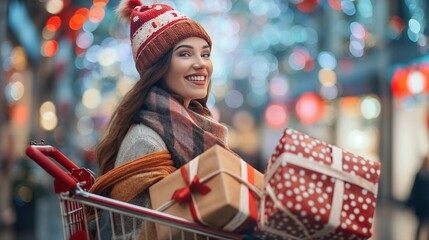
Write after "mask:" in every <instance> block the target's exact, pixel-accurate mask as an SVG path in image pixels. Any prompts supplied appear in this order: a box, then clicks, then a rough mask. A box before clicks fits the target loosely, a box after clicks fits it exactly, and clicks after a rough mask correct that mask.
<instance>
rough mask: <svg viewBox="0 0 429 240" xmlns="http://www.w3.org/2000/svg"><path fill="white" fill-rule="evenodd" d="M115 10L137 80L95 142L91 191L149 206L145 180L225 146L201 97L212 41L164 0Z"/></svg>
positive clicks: (128, 0)
mask: <svg viewBox="0 0 429 240" xmlns="http://www.w3.org/2000/svg"><path fill="white" fill-rule="evenodd" d="M117 12H118V13H119V14H120V15H121V16H122V18H123V19H128V20H130V22H131V24H130V29H131V31H130V36H131V46H132V49H133V57H134V60H135V63H136V68H137V70H138V72H139V74H140V80H139V81H138V82H137V83H136V84H135V86H134V87H133V88H132V89H131V90H130V91H129V92H128V93H127V94H126V95H125V97H124V98H123V100H122V102H121V103H120V104H119V106H118V107H117V109H116V110H115V112H114V113H113V116H112V118H111V121H110V123H109V126H108V130H107V133H106V135H105V136H104V138H103V139H102V141H101V142H100V144H99V145H98V147H97V149H96V155H97V163H98V166H99V168H100V175H101V176H100V178H99V179H98V180H97V182H96V184H95V185H94V186H93V188H92V189H91V191H92V192H95V193H98V194H103V195H106V196H109V197H112V198H115V199H119V200H122V201H127V202H130V203H134V204H138V205H141V206H144V207H150V198H149V194H148V191H147V189H148V187H149V186H150V185H151V184H153V183H154V182H156V181H158V180H160V179H162V178H163V177H165V176H166V175H168V174H170V173H171V172H173V171H174V170H175V169H177V168H179V167H181V166H182V165H184V164H185V163H187V162H188V161H190V160H191V159H193V158H195V157H196V156H198V155H200V154H201V153H203V152H204V151H205V150H207V149H209V148H210V147H212V146H213V145H214V144H219V145H221V146H224V147H225V148H227V146H226V143H225V138H226V128H225V127H224V126H223V125H221V124H219V123H218V122H217V121H215V120H214V119H213V118H212V117H211V113H210V111H209V109H208V108H207V105H206V103H207V95H208V92H209V89H210V81H211V74H212V72H213V65H212V62H211V60H210V52H211V45H212V42H211V39H210V37H209V35H208V34H207V32H206V31H205V30H204V29H203V27H201V25H200V24H198V23H197V22H195V21H194V20H192V19H190V18H188V17H186V16H184V15H183V14H181V13H179V12H177V11H175V10H174V9H172V8H171V7H169V6H167V5H164V4H155V5H152V6H145V5H142V4H141V2H140V1H137V0H125V1H122V2H121V3H120V5H119V7H118V9H117ZM124 176H131V177H124ZM102 219H103V218H102ZM127 232H129V230H127Z"/></svg>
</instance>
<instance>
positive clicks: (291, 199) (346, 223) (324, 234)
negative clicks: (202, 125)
mask: <svg viewBox="0 0 429 240" xmlns="http://www.w3.org/2000/svg"><path fill="white" fill-rule="evenodd" d="M379 174H380V164H379V163H377V162H374V161H370V160H367V159H365V158H363V157H361V156H357V155H354V154H352V153H350V152H347V151H344V150H342V149H340V148H338V147H336V146H333V145H330V144H327V143H325V142H323V141H320V140H318V139H315V138H313V137H310V136H308V135H305V134H302V133H300V132H298V131H296V130H293V129H286V130H285V131H284V134H283V136H282V137H281V139H280V141H279V143H278V145H277V147H276V149H275V151H274V153H273V154H272V156H271V158H270V159H269V161H268V163H267V167H266V169H265V173H264V175H262V174H261V173H259V172H258V171H257V170H255V169H254V168H252V167H251V166H250V165H248V164H247V163H245V162H244V161H243V160H242V159H240V158H239V157H238V156H237V155H235V154H233V153H231V152H230V151H228V150H225V149H224V148H222V147H220V146H214V147H213V148H211V149H209V150H208V151H206V152H205V153H203V154H202V155H200V156H199V157H197V158H196V159H194V160H192V161H190V162H189V163H188V164H186V165H185V166H183V167H182V168H181V169H179V170H178V171H176V172H174V173H173V174H171V175H170V176H168V177H166V178H165V179H163V180H161V181H160V182H158V183H157V184H155V185H153V186H152V187H151V188H150V194H151V202H152V207H153V208H154V209H158V210H162V211H164V212H166V213H170V214H173V215H176V216H179V217H183V218H185V219H188V220H191V221H194V222H197V223H200V224H203V225H206V226H209V227H213V228H216V229H221V230H224V231H230V232H238V233H249V231H250V232H251V233H250V234H251V235H252V236H254V237H255V238H259V239H273V240H275V239H368V238H369V237H370V236H371V227H372V225H373V217H374V211H375V203H376V198H377V188H378V180H379ZM209 189H210V190H209ZM213 190H215V191H213ZM157 231H158V237H159V239H166V238H167V235H166V234H167V230H166V229H162V228H159V229H157ZM173 235H174V234H173Z"/></svg>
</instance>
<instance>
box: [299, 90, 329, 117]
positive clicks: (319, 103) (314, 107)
mask: <svg viewBox="0 0 429 240" xmlns="http://www.w3.org/2000/svg"><path fill="white" fill-rule="evenodd" d="M295 111H296V114H297V116H298V118H299V120H300V122H302V123H303V124H307V125H311V124H314V123H316V122H317V121H319V120H320V118H321V117H322V116H323V115H324V113H325V104H324V102H323V100H322V99H321V98H320V96H318V95H317V94H314V93H304V94H302V95H301V96H300V97H299V98H298V100H297V103H296V105H295Z"/></svg>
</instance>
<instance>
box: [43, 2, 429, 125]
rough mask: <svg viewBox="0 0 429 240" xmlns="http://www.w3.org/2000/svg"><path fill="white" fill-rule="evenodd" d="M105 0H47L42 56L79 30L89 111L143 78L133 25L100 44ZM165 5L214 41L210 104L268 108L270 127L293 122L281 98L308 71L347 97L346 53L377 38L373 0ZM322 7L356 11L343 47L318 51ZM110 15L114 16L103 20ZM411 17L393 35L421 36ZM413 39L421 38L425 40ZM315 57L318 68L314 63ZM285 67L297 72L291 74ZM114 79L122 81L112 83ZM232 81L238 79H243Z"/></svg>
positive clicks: (323, 93) (328, 91)
mask: <svg viewBox="0 0 429 240" xmlns="http://www.w3.org/2000/svg"><path fill="white" fill-rule="evenodd" d="M415 1H418V0H415ZM410 2H411V1H408V3H407V4H409V3H410ZM418 2H421V1H418ZM107 3H108V1H107V0H94V1H93V3H92V5H91V6H85V7H87V8H80V9H77V10H73V11H72V12H71V16H70V17H68V18H65V17H63V16H64V15H62V14H61V11H62V9H63V8H64V5H65V4H68V1H64V2H63V1H62V0H47V1H46V6H47V9H48V5H50V7H49V9H50V10H49V12H50V13H51V14H53V15H54V16H52V17H51V18H49V19H48V20H47V22H46V27H45V28H46V31H47V33H46V34H43V39H44V41H45V42H44V43H43V46H42V49H41V52H42V54H44V56H55V52H56V51H57V50H56V49H58V42H54V41H57V40H56V39H55V38H56V37H58V36H57V35H58V33H59V29H66V28H68V29H67V30H69V31H75V32H73V34H71V35H72V36H73V39H72V40H73V41H74V43H75V44H76V47H77V51H76V54H77V57H76V59H75V61H74V62H75V66H76V68H77V69H80V70H83V71H85V72H86V71H88V72H98V73H99V76H92V77H87V79H85V80H78V81H77V83H76V86H77V87H76V89H78V92H77V94H78V95H79V96H80V95H82V99H81V100H82V103H80V104H81V105H82V106H81V108H82V109H83V110H82V111H86V112H87V113H88V112H90V113H91V114H92V113H93V112H94V111H93V110H94V109H97V111H98V109H99V108H103V106H105V105H106V103H107V102H114V103H117V100H118V99H119V98H121V97H122V96H123V94H124V93H125V92H126V91H127V89H129V87H131V86H132V85H133V83H135V81H137V80H138V79H139V74H138V72H137V71H136V69H135V66H134V62H133V59H132V52H131V48H130V43H129V36H128V34H129V30H128V28H115V26H113V27H110V28H109V30H108V31H106V34H109V36H107V37H104V38H103V39H104V41H102V42H100V40H99V39H96V37H95V36H96V33H95V31H96V30H97V29H98V28H99V27H100V26H103V25H102V24H105V23H108V24H110V23H111V22H112V21H110V20H111V18H112V17H113V14H112V13H111V12H108V11H106V9H105V7H106V5H107ZM167 3H172V4H173V5H174V3H176V7H178V9H179V10H180V11H182V12H184V13H185V14H186V15H189V16H191V17H196V18H197V19H198V20H199V21H200V22H201V23H202V24H203V25H204V26H205V27H206V28H207V30H208V31H209V33H210V35H211V36H213V39H214V42H215V43H216V44H214V49H213V53H215V54H213V55H212V61H213V63H214V66H215V68H214V72H213V76H212V89H211V91H212V93H213V94H212V95H213V96H212V97H210V98H209V102H208V104H209V105H210V106H211V108H213V109H214V107H215V104H219V103H220V102H225V105H226V106H227V107H228V108H232V109H238V108H242V107H247V106H249V107H250V108H255V109H256V110H262V109H265V112H264V113H265V115H264V119H265V121H266V122H270V123H271V124H272V125H271V126H274V125H276V122H277V123H281V124H285V123H286V122H287V117H288V113H287V109H286V107H285V106H283V105H282V104H280V103H277V102H281V103H284V102H285V101H287V100H288V98H292V95H291V94H290V91H294V90H295V88H294V87H295V85H294V84H298V82H299V81H296V80H300V79H301V78H302V76H304V77H306V75H305V74H306V73H312V72H313V71H317V72H314V73H316V74H317V75H318V80H319V82H320V89H319V92H318V94H314V95H315V96H317V95H318V96H317V97H318V98H319V100H321V101H322V100H333V99H336V98H338V97H340V95H341V84H340V83H339V82H338V79H337V77H338V76H337V73H338V74H339V75H343V74H347V73H350V72H352V70H353V63H352V62H351V60H349V59H347V58H346V57H347V54H351V55H352V56H354V57H362V56H364V55H365V52H366V51H367V49H368V48H371V47H374V46H375V44H376V41H375V37H374V36H373V34H372V33H371V32H370V31H369V30H368V29H372V28H371V27H372V26H371V25H370V24H373V23H372V21H371V20H373V19H371V18H372V17H374V16H373V15H374V12H373V11H374V9H373V6H372V1H370V0H360V1H354V0H327V1H319V0H290V1H289V2H287V3H285V2H282V1H263V0H250V1H247V2H246V3H245V4H241V3H236V2H234V1H231V0H226V1H225V0H222V1H208V0H206V1H196V0H195V1H188V2H186V3H182V2H180V4H178V3H179V1H167ZM420 5H422V4H420ZM55 6H56V7H55ZM422 6H423V5H422ZM55 9H56V10H55ZM318 10H321V11H325V10H326V11H332V10H334V11H338V13H336V14H344V15H347V16H350V17H347V16H346V18H345V20H344V22H343V23H344V24H343V25H344V26H345V27H346V28H348V29H349V32H348V31H344V32H347V34H350V35H349V36H346V38H345V39H346V41H347V43H346V44H348V45H347V47H346V48H345V51H344V52H339V51H333V50H332V49H327V50H321V49H319V47H321V46H320V45H321V44H320V42H319V37H320V36H319V34H320V29H318V23H317V22H316V21H317V20H314V19H312V14H313V13H314V12H315V11H318ZM200 13H205V14H204V15H203V14H200ZM206 13H208V14H206ZM60 16H61V17H60ZM105 18H108V19H107V20H109V21H104V22H103V19H105ZM249 19H250V21H249ZM412 19H414V20H413V21H408V22H406V23H404V21H403V20H402V19H400V18H399V17H392V18H391V21H390V22H389V26H390V28H391V29H392V32H393V33H394V34H392V36H393V35H395V36H399V34H401V32H402V31H403V29H405V27H407V28H409V29H411V30H410V31H411V32H413V33H415V34H416V35H418V33H419V34H421V33H422V31H423V30H422V29H424V25H423V24H422V23H421V18H419V17H418V14H417V13H416V14H414V17H413V18H412ZM414 21H417V22H418V23H419V25H417V24H416V23H415V22H414ZM419 26H420V29H419ZM103 29H104V26H103ZM417 30H418V31H417ZM97 34H98V33H97ZM415 39H418V41H420V42H419V44H423V42H424V40H423V39H425V38H422V37H416V38H415ZM247 42H249V43H250V44H247ZM243 46H245V47H243ZM261 52H264V53H263V54H262V53H261ZM333 52H335V54H334V53H333ZM316 63H317V65H318V66H315V65H316ZM319 66H320V68H319ZM282 71H284V72H286V74H290V75H291V76H288V79H286V77H284V76H282V74H284V72H282ZM295 74H296V75H299V77H296V76H295ZM112 77H113V78H114V79H118V80H117V81H112V80H111V79H112ZM314 80H315V79H314ZM234 81H238V83H237V85H235V84H234ZM315 81H317V80H315ZM411 82H414V83H413V84H412V86H419V85H418V84H417V83H418V81H416V80H413V81H411ZM316 84H317V82H316ZM235 86H237V87H236V88H235ZM238 86H239V87H238ZM414 88H415V89H418V88H416V87H414ZM304 91H305V89H304ZM114 99H115V100H114ZM309 102H310V103H311V101H309ZM274 103H276V104H274ZM297 103H298V101H297ZM304 103H305V101H304ZM313 103H314V102H313ZM272 104H274V105H272ZM77 105H78V104H77ZM113 106H114V105H113ZM112 108H113V107H112ZM273 108H274V109H282V110H281V111H280V114H278V115H279V116H280V117H279V116H277V117H269V116H267V114H266V113H267V112H270V113H271V112H272V110H271V109H273ZM268 110H270V111H268ZM110 112H111V111H110V110H103V114H104V113H110ZM219 112H220V111H219ZM256 112H257V111H256ZM282 113H283V114H282ZM282 116H283V117H282ZM257 117H259V116H254V118H257ZM273 124H274V125H273ZM281 124H277V125H281Z"/></svg>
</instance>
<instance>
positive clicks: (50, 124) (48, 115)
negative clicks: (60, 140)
mask: <svg viewBox="0 0 429 240" xmlns="http://www.w3.org/2000/svg"><path fill="white" fill-rule="evenodd" d="M39 113H40V120H39V123H40V126H41V127H42V128H43V129H45V130H47V131H52V130H54V129H55V128H56V127H57V125H58V117H57V113H56V108H55V105H54V103H53V102H51V101H46V102H44V103H43V104H42V105H41V106H40V109H39Z"/></svg>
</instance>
